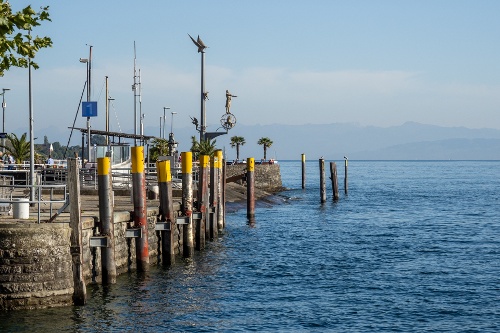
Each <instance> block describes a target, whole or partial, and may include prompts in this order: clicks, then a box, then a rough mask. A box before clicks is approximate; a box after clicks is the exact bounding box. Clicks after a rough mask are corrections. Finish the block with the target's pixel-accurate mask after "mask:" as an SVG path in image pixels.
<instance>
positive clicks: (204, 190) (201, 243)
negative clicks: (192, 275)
mask: <svg viewBox="0 0 500 333" xmlns="http://www.w3.org/2000/svg"><path fill="white" fill-rule="evenodd" d="M199 162H200V168H199V170H198V211H199V212H200V213H201V219H198V220H196V232H195V239H196V250H201V249H203V248H204V247H205V241H206V238H207V237H210V234H209V233H208V228H207V215H208V214H207V213H208V170H209V166H210V156H208V155H200V161H199Z"/></svg>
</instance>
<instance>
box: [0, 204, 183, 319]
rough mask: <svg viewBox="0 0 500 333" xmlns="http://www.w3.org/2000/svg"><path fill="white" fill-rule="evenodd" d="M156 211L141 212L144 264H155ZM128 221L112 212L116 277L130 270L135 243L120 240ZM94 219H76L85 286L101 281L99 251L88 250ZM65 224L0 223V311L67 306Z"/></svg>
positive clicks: (69, 281)
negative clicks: (143, 215)
mask: <svg viewBox="0 0 500 333" xmlns="http://www.w3.org/2000/svg"><path fill="white" fill-rule="evenodd" d="M157 215H158V208H157V207H152V208H148V210H147V220H148V245H149V260H150V263H151V264H156V263H157V262H158V255H159V250H158V249H159V247H160V244H159V242H160V238H159V232H157V231H155V224H156V220H157ZM133 224H134V222H133V220H132V218H131V214H130V212H115V213H114V237H115V238H114V239H115V261H116V270H117V274H122V273H125V272H128V271H130V270H135V268H136V262H135V239H133V238H125V230H126V229H128V228H131V227H132V226H133ZM97 225H98V223H97V218H95V217H92V216H82V244H83V262H84V279H85V283H86V284H89V283H92V282H100V281H101V251H100V249H99V248H90V247H89V241H90V237H92V236H94V235H96V234H98V232H99V229H98V227H97ZM70 235H71V230H70V227H69V223H67V222H62V223H61V222H59V223H44V224H36V223H32V222H18V223H8V224H6V223H0V310H21V309H37V308H46V307H55V306H67V305H72V304H73V301H72V295H73V272H72V258H71V253H70ZM174 241H175V242H176V243H175V250H176V255H179V254H180V249H182V226H178V227H177V228H176V229H175V230H174Z"/></svg>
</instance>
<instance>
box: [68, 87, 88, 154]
mask: <svg viewBox="0 0 500 333" xmlns="http://www.w3.org/2000/svg"><path fill="white" fill-rule="evenodd" d="M86 86H87V81H85V83H84V84H83V90H82V95H81V96H80V103H78V107H77V108H76V114H75V120H73V126H71V132H70V133H69V139H68V144H67V145H66V150H65V151H64V158H66V153H67V152H68V147H69V142H70V141H71V136H72V135H73V129H74V127H75V123H76V117H78V112H79V111H80V106H81V105H82V99H83V93H84V92H85V87H86ZM82 157H83V156H82Z"/></svg>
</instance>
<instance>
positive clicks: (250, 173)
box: [247, 157, 255, 220]
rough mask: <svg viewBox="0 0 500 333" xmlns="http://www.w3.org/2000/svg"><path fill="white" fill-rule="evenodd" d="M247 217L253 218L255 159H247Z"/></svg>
mask: <svg viewBox="0 0 500 333" xmlns="http://www.w3.org/2000/svg"><path fill="white" fill-rule="evenodd" d="M247 217H248V218H249V219H250V220H253V219H254V218H255V159H254V158H253V157H249V158H247Z"/></svg>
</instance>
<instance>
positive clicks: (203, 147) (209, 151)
mask: <svg viewBox="0 0 500 333" xmlns="http://www.w3.org/2000/svg"><path fill="white" fill-rule="evenodd" d="M216 142H217V141H216V140H215V139H213V140H212V141H210V140H203V141H201V142H198V141H197V140H196V137H194V136H192V137H191V152H192V153H193V159H195V160H197V159H198V158H199V157H200V155H208V156H214V152H215V148H216Z"/></svg>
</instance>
